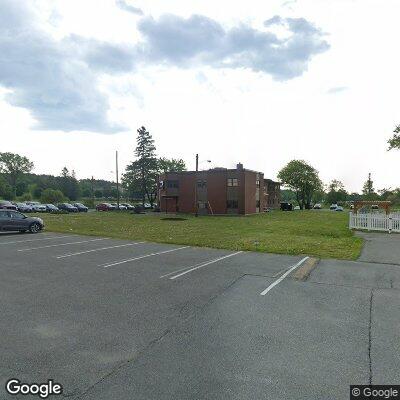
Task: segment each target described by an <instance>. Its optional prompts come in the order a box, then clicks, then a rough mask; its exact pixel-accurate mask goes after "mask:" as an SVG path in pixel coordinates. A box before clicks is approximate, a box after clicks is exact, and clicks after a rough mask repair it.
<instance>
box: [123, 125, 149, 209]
mask: <svg viewBox="0 0 400 400" xmlns="http://www.w3.org/2000/svg"><path fill="white" fill-rule="evenodd" d="M137 133H138V135H137V138H136V144H137V145H136V149H135V156H136V158H137V159H136V160H135V161H134V162H132V163H131V164H130V165H128V167H127V168H126V173H125V174H124V178H123V179H124V184H125V186H127V187H130V192H136V193H138V194H140V197H141V198H142V204H143V206H144V203H145V202H146V197H147V199H148V201H149V202H150V204H151V205H153V202H154V200H155V196H156V186H157V185H156V181H157V157H156V147H155V145H154V140H153V138H152V136H151V134H150V133H149V132H148V131H147V130H146V128H145V127H144V126H142V127H141V128H140V129H138V130H137Z"/></svg>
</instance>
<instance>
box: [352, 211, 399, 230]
mask: <svg viewBox="0 0 400 400" xmlns="http://www.w3.org/2000/svg"><path fill="white" fill-rule="evenodd" d="M349 228H350V229H366V230H368V231H385V232H389V233H391V232H399V233H400V213H392V214H381V213H366V214H362V213H357V214H353V213H350V219H349Z"/></svg>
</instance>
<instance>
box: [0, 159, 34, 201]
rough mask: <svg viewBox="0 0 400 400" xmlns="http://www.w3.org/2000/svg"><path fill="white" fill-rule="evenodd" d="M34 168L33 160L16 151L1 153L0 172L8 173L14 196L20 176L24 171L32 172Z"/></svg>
mask: <svg viewBox="0 0 400 400" xmlns="http://www.w3.org/2000/svg"><path fill="white" fill-rule="evenodd" d="M32 169H33V162H31V161H29V159H28V158H27V157H24V156H20V155H19V154H14V153H0V172H2V173H5V174H7V175H8V178H9V183H10V185H11V188H12V191H13V197H15V196H16V190H17V180H18V178H19V177H20V176H21V175H22V174H24V173H29V172H31V171H32Z"/></svg>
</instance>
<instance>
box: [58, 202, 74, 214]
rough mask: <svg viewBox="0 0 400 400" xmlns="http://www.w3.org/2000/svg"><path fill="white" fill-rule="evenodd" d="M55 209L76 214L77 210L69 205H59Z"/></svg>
mask: <svg viewBox="0 0 400 400" xmlns="http://www.w3.org/2000/svg"><path fill="white" fill-rule="evenodd" d="M57 207H58V208H59V210H64V211H68V212H78V209H77V208H76V207H74V206H73V205H72V204H69V203H61V204H58V205H57Z"/></svg>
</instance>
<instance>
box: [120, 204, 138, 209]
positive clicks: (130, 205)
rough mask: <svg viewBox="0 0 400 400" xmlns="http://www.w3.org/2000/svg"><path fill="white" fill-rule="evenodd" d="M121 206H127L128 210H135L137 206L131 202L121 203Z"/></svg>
mask: <svg viewBox="0 0 400 400" xmlns="http://www.w3.org/2000/svg"><path fill="white" fill-rule="evenodd" d="M121 206H125V207H126V209H127V210H133V209H134V208H135V207H134V206H133V205H132V204H129V203H121Z"/></svg>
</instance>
